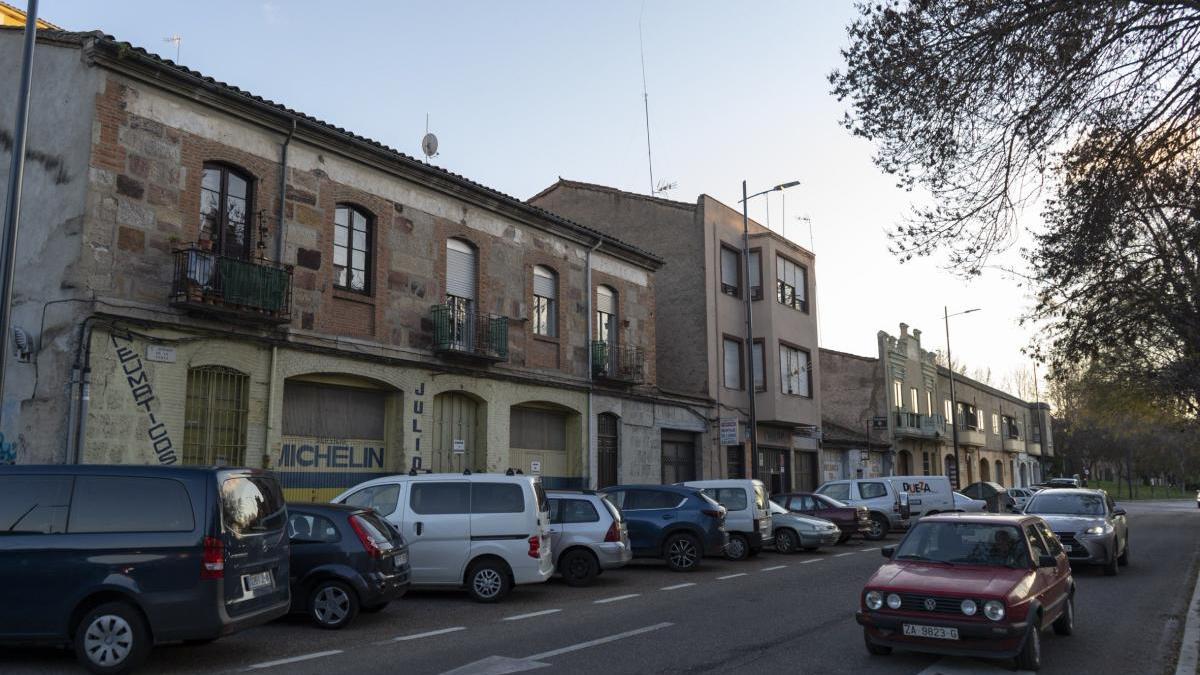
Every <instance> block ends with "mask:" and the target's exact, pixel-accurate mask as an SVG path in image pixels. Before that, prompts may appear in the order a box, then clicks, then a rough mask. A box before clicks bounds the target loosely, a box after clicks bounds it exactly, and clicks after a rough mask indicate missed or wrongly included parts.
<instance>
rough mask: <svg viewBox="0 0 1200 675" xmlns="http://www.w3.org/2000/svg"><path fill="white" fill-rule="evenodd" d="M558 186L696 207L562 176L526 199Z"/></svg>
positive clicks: (693, 204) (692, 203)
mask: <svg viewBox="0 0 1200 675" xmlns="http://www.w3.org/2000/svg"><path fill="white" fill-rule="evenodd" d="M559 186H562V187H570V188H579V189H581V190H593V191H595V192H606V193H608V194H614V195H619V196H621V197H628V198H630V199H642V200H645V201H648V202H655V203H658V204H664V205H667V206H675V207H678V208H683V209H689V210H695V209H696V203H695V202H681V201H676V200H674V199H664V198H662V197H654V196H652V195H644V194H642V193H640V192H629V191H628V190H621V189H619V188H615V187H610V186H608V185H600V184H598V183H585V182H582V181H577V180H567V179H566V178H563V177H562V176H559V177H558V182H556V183H554V184H553V185H551V186H550V187H548V188H546V189H545V190H542V191H541V192H539V193H537V194H536V195H534V196H532V197H530V198H529V200H528V201H530V202H533V201H534V200H535V199H537V198H538V197H541V196H542V195H544V194H547V193H548V192H550V191H551V190H553V189H554V188H557V187H559Z"/></svg>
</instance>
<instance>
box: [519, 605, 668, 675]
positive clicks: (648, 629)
mask: <svg viewBox="0 0 1200 675" xmlns="http://www.w3.org/2000/svg"><path fill="white" fill-rule="evenodd" d="M635 595H636V593H635ZM673 625H674V624H672V623H671V622H669V621H664V622H662V623H656V624H654V625H653V626H645V627H643V628H635V629H633V630H629V631H625V632H624V633H617V634H616V635H609V636H607V637H602V638H596V639H595V640H588V641H587V642H580V643H577V644H573V645H568V646H566V647H560V648H559V649H552V650H550V651H548V652H542V653H540V654H534V655H532V656H526V657H525V660H526V661H542V660H544V659H549V658H552V657H555V656H560V655H562V654H568V653H570V652H577V651H579V650H580V649H587V648H588V647H596V646H599V645H602V644H607V643H609V642H616V641H617V640H624V639H625V638H631V637H634V636H637V635H642V634H643V633H652V632H654V631H656V630H662V629H663V628H668V627H670V626H673Z"/></svg>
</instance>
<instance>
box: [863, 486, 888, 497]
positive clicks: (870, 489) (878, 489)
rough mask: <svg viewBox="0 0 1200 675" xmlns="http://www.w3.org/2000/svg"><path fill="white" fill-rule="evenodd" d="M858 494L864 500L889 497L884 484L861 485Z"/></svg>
mask: <svg viewBox="0 0 1200 675" xmlns="http://www.w3.org/2000/svg"><path fill="white" fill-rule="evenodd" d="M858 494H859V496H860V497H862V498H863V499H876V498H878V497H886V496H887V488H886V487H884V485H883V483H859V484H858Z"/></svg>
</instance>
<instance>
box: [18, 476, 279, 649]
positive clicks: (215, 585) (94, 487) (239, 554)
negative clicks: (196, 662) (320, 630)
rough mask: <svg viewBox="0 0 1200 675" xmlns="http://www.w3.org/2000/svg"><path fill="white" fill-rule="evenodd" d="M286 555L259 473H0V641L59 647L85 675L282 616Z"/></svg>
mask: <svg viewBox="0 0 1200 675" xmlns="http://www.w3.org/2000/svg"><path fill="white" fill-rule="evenodd" d="M288 555H289V546H288V538H287V510H286V506H285V505H284V501H283V495H282V492H281V490H280V488H279V484H278V483H277V482H276V481H275V479H274V477H272V476H271V474H269V473H267V472H265V471H261V470H256V469H240V468H238V469H235V468H199V467H197V468H173V467H151V466H109V465H73V466H8V467H2V468H0V583H2V584H3V588H4V591H3V593H2V594H0V595H2V597H3V599H4V600H3V602H0V642H8V643H14V642H37V643H51V644H71V645H73V646H74V649H75V653H76V656H77V658H78V659H79V662H80V663H82V664H83V665H84V666H85V667H87V668H88V669H90V670H91V671H92V672H96V673H119V672H125V671H127V670H129V669H131V668H134V667H136V666H137V665H138V664H139V663H141V662H142V661H143V660H144V659H145V658H146V656H147V655H148V653H149V651H150V647H151V645H153V644H155V643H160V642H172V641H181V640H182V641H185V642H208V641H211V640H214V639H216V638H218V637H220V636H222V635H228V634H229V633H233V632H235V631H238V630H241V629H243V628H247V627H250V626H254V625H258V624H261V623H265V622H267V621H270V620H272V619H274V618H276V617H279V616H282V615H283V614H285V613H286V612H287V611H288V605H289V602H290V594H289V590H288Z"/></svg>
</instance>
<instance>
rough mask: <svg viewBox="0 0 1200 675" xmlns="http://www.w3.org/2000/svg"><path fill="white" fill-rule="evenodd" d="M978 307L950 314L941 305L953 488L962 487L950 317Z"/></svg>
mask: <svg viewBox="0 0 1200 675" xmlns="http://www.w3.org/2000/svg"><path fill="white" fill-rule="evenodd" d="M978 311H979V308H978V307H976V308H974V309H968V310H966V311H964V312H958V313H957V314H951V313H950V309H949V308H948V307H946V306H945V305H943V306H942V320H943V321H944V322H945V323H946V370H947V371H948V372H949V373H950V438H951V439H952V441H953V443H954V489H955V490H958V489H960V488H961V487H962V478H961V477H962V460H960V459H959V456H958V397H957V396H955V395H954V361H952V360H951V358H950V317H952V316H959V315H962V314H970V313H971V312H978Z"/></svg>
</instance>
